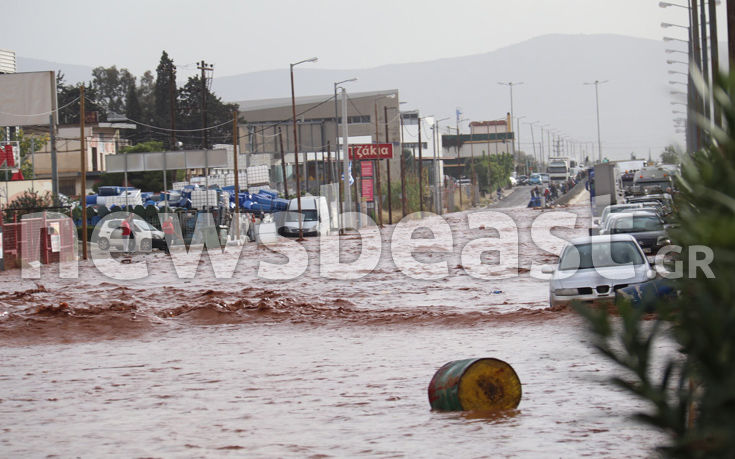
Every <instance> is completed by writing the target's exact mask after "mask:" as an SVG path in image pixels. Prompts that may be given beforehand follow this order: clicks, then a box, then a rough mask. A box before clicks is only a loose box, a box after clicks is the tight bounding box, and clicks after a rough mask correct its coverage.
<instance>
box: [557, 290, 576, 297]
mask: <svg viewBox="0 0 735 459" xmlns="http://www.w3.org/2000/svg"><path fill="white" fill-rule="evenodd" d="M576 294H577V289H576V288H557V289H556V290H554V295H558V296H572V295H576Z"/></svg>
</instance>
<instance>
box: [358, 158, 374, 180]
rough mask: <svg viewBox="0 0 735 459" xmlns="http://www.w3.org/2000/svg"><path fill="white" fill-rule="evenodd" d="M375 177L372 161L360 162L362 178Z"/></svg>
mask: <svg viewBox="0 0 735 459" xmlns="http://www.w3.org/2000/svg"><path fill="white" fill-rule="evenodd" d="M372 176H373V163H371V162H370V161H360V177H372Z"/></svg>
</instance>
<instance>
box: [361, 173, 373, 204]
mask: <svg viewBox="0 0 735 459" xmlns="http://www.w3.org/2000/svg"><path fill="white" fill-rule="evenodd" d="M362 198H363V199H364V200H365V201H368V202H370V201H372V200H373V179H372V178H364V179H362Z"/></svg>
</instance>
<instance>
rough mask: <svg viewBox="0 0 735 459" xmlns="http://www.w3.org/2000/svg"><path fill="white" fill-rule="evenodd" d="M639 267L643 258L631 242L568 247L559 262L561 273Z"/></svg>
mask: <svg viewBox="0 0 735 459" xmlns="http://www.w3.org/2000/svg"><path fill="white" fill-rule="evenodd" d="M630 263H632V264H634V265H640V264H643V263H644V260H643V256H642V255H641V253H640V252H639V251H638V247H637V246H636V244H635V242H633V241H613V242H597V243H594V244H592V243H589V244H578V245H571V246H568V247H567V248H566V249H565V250H564V253H562V255H561V260H559V269H560V270H562V271H568V270H576V269H590V268H605V267H609V266H617V265H623V264H630Z"/></svg>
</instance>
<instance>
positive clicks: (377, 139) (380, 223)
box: [373, 94, 396, 228]
mask: <svg viewBox="0 0 735 459" xmlns="http://www.w3.org/2000/svg"><path fill="white" fill-rule="evenodd" d="M395 97H396V95H395V94H388V95H386V96H382V97H378V98H376V99H375V144H376V145H377V144H379V143H380V136H379V134H380V133H379V132H378V101H380V100H382V99H395ZM385 138H386V142H387V141H388V119H387V113H386V120H385ZM380 161H381V160H380V159H376V160H375V168H376V171H375V186H376V188H377V191H378V192H377V195H378V199H377V200H375V201H374V202H375V211H376V213H377V216H378V226H379V227H380V228H382V227H383V206H382V204H383V203H382V201H383V196H382V194H383V190H382V187H381V185H380ZM388 167H390V166H388ZM388 193H390V176H389V177H388ZM373 199H374V198H373Z"/></svg>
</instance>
